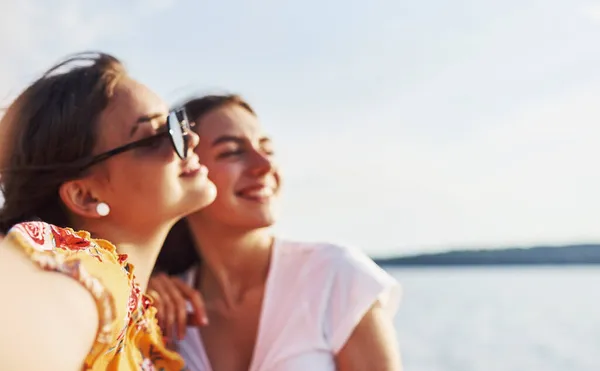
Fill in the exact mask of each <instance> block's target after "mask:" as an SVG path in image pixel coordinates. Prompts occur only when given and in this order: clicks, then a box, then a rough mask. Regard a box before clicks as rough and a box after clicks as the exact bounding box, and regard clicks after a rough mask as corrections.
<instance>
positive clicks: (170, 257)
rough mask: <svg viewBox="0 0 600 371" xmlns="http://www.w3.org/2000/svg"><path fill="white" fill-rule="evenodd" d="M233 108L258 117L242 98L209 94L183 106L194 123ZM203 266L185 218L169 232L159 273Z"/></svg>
mask: <svg viewBox="0 0 600 371" xmlns="http://www.w3.org/2000/svg"><path fill="white" fill-rule="evenodd" d="M229 105H237V106H240V107H242V108H244V109H246V110H247V111H248V112H250V113H252V114H253V115H256V113H255V112H254V110H253V109H252V107H251V106H250V105H249V104H248V103H247V102H246V101H245V100H243V99H242V98H241V97H240V96H239V95H235V94H228V95H206V96H203V97H200V98H193V99H189V100H187V101H185V102H184V103H183V104H180V105H179V107H183V108H185V110H186V111H187V114H188V117H189V118H190V120H192V121H194V122H195V123H196V127H198V125H199V124H200V121H201V119H202V117H204V116H205V115H207V114H208V113H210V112H212V111H214V110H217V109H219V108H222V107H226V106H229ZM199 263H200V255H199V253H198V249H196V247H195V242H194V239H193V237H192V233H191V232H190V228H189V227H188V224H187V220H185V219H182V220H180V221H179V222H177V224H175V226H174V227H173V228H172V229H171V231H170V232H169V235H168V236H167V239H166V240H165V243H164V245H163V247H162V250H161V252H160V254H159V256H158V260H157V262H156V266H155V269H154V270H155V272H164V273H167V274H171V275H175V274H180V273H183V272H185V271H187V270H188V269H189V268H191V267H192V266H194V265H197V264H199Z"/></svg>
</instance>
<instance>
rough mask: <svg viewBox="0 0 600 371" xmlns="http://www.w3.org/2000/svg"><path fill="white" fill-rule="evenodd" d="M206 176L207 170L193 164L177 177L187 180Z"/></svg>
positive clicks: (204, 167)
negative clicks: (197, 176)
mask: <svg viewBox="0 0 600 371" xmlns="http://www.w3.org/2000/svg"><path fill="white" fill-rule="evenodd" d="M207 174H208V168H207V167H206V166H204V165H202V164H200V163H195V164H193V165H190V166H187V167H186V168H185V169H183V171H182V172H181V174H180V175H179V176H180V177H183V178H189V177H194V176H196V175H207Z"/></svg>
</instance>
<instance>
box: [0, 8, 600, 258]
mask: <svg viewBox="0 0 600 371" xmlns="http://www.w3.org/2000/svg"><path fill="white" fill-rule="evenodd" d="M250 4H251V2H250V1H242V0H227V1H213V2H198V1H192V0H152V1H142V0H134V1H131V0H130V1H126V2H118V1H114V0H111V1H104V2H102V5H101V6H100V5H93V6H87V5H86V6H84V5H81V2H78V1H77V0H61V1H56V2H54V3H52V5H49V3H48V2H46V1H42V0H23V1H21V2H19V3H17V4H8V1H4V2H2V3H0V51H1V57H0V98H3V100H2V102H3V103H6V102H7V101H8V99H9V98H10V97H11V96H12V95H14V94H15V93H16V92H17V91H19V90H20V89H21V88H22V87H23V86H24V84H25V83H26V82H27V81H29V80H30V79H32V78H33V77H34V76H36V74H38V73H39V72H41V71H42V69H43V68H46V67H48V66H49V65H50V64H51V63H52V62H54V61H56V60H57V59H59V58H60V57H62V56H63V55H65V54H67V53H71V52H75V51H79V50H83V49H101V50H105V51H108V52H111V53H114V54H115V55H117V56H118V57H119V58H121V59H123V60H124V61H125V62H126V64H127V66H128V67H129V69H130V71H131V72H132V73H133V74H134V75H135V76H136V77H138V78H139V79H140V80H142V81H144V82H145V83H147V84H148V85H149V86H151V87H152V88H154V89H155V90H156V91H158V92H159V93H160V94H161V95H162V96H163V97H164V98H165V99H167V100H168V101H170V102H173V101H175V100H178V99H180V98H182V97H184V96H186V95H189V94H190V93H194V92H204V91H207V92H208V91H210V92H213V91H223V90H225V91H234V92H238V93H241V94H242V95H243V96H245V97H246V98H247V99H248V100H249V101H250V102H251V104H253V105H254V106H255V108H256V110H257V111H258V113H259V115H260V117H261V119H262V120H263V122H264V125H265V126H266V127H267V129H268V130H269V131H270V132H271V133H272V135H273V137H274V139H275V141H276V143H277V147H278V152H279V155H280V157H281V161H282V165H283V166H284V174H285V176H286V178H285V179H286V187H285V193H284V196H285V201H284V204H283V212H282V220H281V223H280V225H279V226H278V230H279V231H280V233H282V234H283V235H285V236H288V237H292V238H301V239H308V240H329V241H334V242H339V243H346V244H351V245H355V246H358V247H360V248H362V249H364V250H365V251H367V252H369V253H371V254H373V255H389V254H396V253H404V252H413V251H419V250H428V249H445V248H453V247H463V246H468V247H479V246H486V247H493V246H502V245H506V244H529V243H564V242H579V241H600V228H599V227H598V223H597V221H596V218H597V214H598V211H599V210H600V194H599V192H598V190H599V189H600V174H599V171H598V170H597V166H596V161H597V159H599V158H600V146H598V144H597V143H598V141H599V135H600V104H599V103H600V72H599V68H600V44H599V43H598V40H600V1H596V2H593V1H590V2H582V1H576V0H569V1H566V0H562V1H558V0H546V1H533V0H519V1H517V0H506V1H490V0H477V1H475V0H471V1H468V0H457V1H453V2H447V1H440V0H424V1H411V2H406V1H398V0H394V1H392V0H369V1H366V0H363V1H356V0H345V1H341V0H331V1H329V2H321V1H319V2H317V1H315V0H305V1H302V2H290V1H281V0H279V1H273V0H270V1H267V0H263V1H256V2H254V5H250Z"/></svg>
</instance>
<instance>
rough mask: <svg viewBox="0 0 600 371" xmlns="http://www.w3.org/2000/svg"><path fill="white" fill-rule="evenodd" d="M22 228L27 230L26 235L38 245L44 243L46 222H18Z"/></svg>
mask: <svg viewBox="0 0 600 371" xmlns="http://www.w3.org/2000/svg"><path fill="white" fill-rule="evenodd" d="M20 226H22V228H23V230H24V231H25V232H27V235H28V236H29V237H30V238H31V239H32V240H33V241H35V243H37V244H38V245H44V244H45V243H46V239H45V233H44V232H45V229H46V228H45V227H46V224H45V223H42V222H29V223H22V224H20Z"/></svg>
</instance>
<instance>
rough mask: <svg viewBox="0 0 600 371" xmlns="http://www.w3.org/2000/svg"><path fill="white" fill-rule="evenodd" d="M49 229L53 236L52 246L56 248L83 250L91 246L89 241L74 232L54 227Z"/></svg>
mask: <svg viewBox="0 0 600 371" xmlns="http://www.w3.org/2000/svg"><path fill="white" fill-rule="evenodd" d="M50 229H51V230H52V235H53V236H54V245H55V246H56V247H58V248H61V249H66V250H83V249H87V248H88V247H90V245H91V241H90V240H88V239H85V238H83V237H81V236H79V235H77V234H75V232H73V231H71V230H68V229H64V228H58V227H56V226H54V225H51V226H50Z"/></svg>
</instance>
